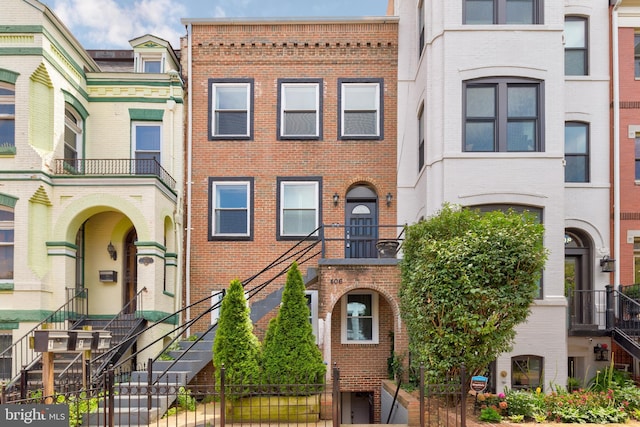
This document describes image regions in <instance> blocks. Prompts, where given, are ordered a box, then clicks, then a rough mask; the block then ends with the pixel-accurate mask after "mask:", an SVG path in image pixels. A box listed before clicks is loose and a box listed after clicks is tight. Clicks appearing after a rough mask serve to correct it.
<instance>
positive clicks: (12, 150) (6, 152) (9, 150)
mask: <svg viewBox="0 0 640 427" xmlns="http://www.w3.org/2000/svg"><path fill="white" fill-rule="evenodd" d="M17 153H18V152H17V150H16V146H15V145H10V146H6V147H3V146H0V156H15V155H16V154H17Z"/></svg>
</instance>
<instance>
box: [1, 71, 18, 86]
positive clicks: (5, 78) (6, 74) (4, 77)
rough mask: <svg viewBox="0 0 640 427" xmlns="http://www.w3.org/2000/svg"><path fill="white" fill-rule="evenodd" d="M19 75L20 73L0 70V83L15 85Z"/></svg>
mask: <svg viewBox="0 0 640 427" xmlns="http://www.w3.org/2000/svg"><path fill="white" fill-rule="evenodd" d="M19 75H20V73H16V72H15V71H11V70H7V69H5V68H0V82H5V83H11V84H13V85H14V84H16V81H17V80H18V76H19Z"/></svg>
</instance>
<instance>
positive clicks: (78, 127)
mask: <svg viewBox="0 0 640 427" xmlns="http://www.w3.org/2000/svg"><path fill="white" fill-rule="evenodd" d="M67 111H69V112H70V113H71V114H72V115H73V116H74V117H75V118H76V123H73V122H72V121H71V120H69V118H68V117H67V114H66V112H67ZM64 126H65V129H66V128H69V129H71V130H72V131H73V133H75V135H76V138H75V139H76V141H75V147H73V148H74V150H75V152H76V159H82V158H83V154H82V132H83V127H84V122H83V120H82V117H80V115H79V114H78V113H77V111H75V110H74V109H73V108H71V107H69V106H67V107H66V108H65V116H64ZM64 143H65V145H66V144H67V141H66V140H65V141H64Z"/></svg>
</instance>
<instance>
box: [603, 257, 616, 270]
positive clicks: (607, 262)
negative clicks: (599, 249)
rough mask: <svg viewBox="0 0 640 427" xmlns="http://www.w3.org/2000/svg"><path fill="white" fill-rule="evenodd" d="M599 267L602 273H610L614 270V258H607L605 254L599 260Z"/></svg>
mask: <svg viewBox="0 0 640 427" xmlns="http://www.w3.org/2000/svg"><path fill="white" fill-rule="evenodd" d="M600 268H601V269H602V272H603V273H612V272H614V271H616V260H615V259H611V258H609V255H605V256H603V257H602V259H601V260H600Z"/></svg>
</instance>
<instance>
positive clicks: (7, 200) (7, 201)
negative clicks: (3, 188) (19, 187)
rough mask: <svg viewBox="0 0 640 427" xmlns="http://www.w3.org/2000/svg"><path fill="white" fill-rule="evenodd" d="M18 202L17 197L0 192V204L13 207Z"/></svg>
mask: <svg viewBox="0 0 640 427" xmlns="http://www.w3.org/2000/svg"><path fill="white" fill-rule="evenodd" d="M16 203H18V198H17V197H13V196H10V195H8V194H3V193H0V205H2V206H7V207H9V208H15V207H16Z"/></svg>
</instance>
